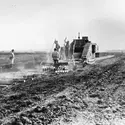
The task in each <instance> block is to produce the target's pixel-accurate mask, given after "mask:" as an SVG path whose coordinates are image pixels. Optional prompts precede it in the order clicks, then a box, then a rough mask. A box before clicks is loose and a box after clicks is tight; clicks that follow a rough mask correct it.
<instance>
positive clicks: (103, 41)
mask: <svg viewBox="0 0 125 125" xmlns="http://www.w3.org/2000/svg"><path fill="white" fill-rule="evenodd" d="M124 5H125V1H124V0H0V43H1V45H0V51H4V50H11V49H15V51H45V50H47V51H51V50H52V46H53V42H54V40H55V39H56V40H58V41H59V44H60V45H63V43H64V39H65V37H67V39H68V40H69V41H70V42H72V41H73V39H74V38H77V36H78V32H80V34H81V36H88V38H89V40H90V41H91V42H94V43H97V44H98V46H99V50H100V51H107V50H121V49H125V7H124Z"/></svg>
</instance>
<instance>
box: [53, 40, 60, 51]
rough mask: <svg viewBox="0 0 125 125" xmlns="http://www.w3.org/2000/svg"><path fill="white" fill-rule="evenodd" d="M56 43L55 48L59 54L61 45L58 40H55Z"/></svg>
mask: <svg viewBox="0 0 125 125" xmlns="http://www.w3.org/2000/svg"><path fill="white" fill-rule="evenodd" d="M54 43H55V48H56V51H58V52H59V49H60V45H59V43H58V41H57V40H55V41H54Z"/></svg>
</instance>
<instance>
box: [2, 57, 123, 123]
mask: <svg viewBox="0 0 125 125" xmlns="http://www.w3.org/2000/svg"><path fill="white" fill-rule="evenodd" d="M24 79H25V81H26V82H24ZM24 79H15V80H14V81H13V83H12V84H13V85H12V86H11V87H9V88H6V89H3V90H2V91H0V124H2V125H125V56H123V55H122V56H120V57H113V58H111V59H106V60H103V61H99V62H97V63H96V64H93V65H88V66H86V67H85V68H84V69H83V70H79V71H74V72H69V73H67V74H60V75H56V74H48V75H32V76H27V77H25V78H24Z"/></svg>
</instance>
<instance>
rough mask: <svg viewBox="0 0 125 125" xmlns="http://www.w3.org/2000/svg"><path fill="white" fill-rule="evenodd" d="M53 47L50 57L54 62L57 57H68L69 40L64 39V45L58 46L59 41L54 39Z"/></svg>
mask: <svg viewBox="0 0 125 125" xmlns="http://www.w3.org/2000/svg"><path fill="white" fill-rule="evenodd" d="M54 44H55V48H54V51H53V52H52V58H53V61H54V64H57V63H58V61H59V59H63V58H64V56H65V58H66V59H68V58H69V48H70V45H69V41H66V40H65V41H64V47H60V45H59V43H58V41H57V40H55V41H54Z"/></svg>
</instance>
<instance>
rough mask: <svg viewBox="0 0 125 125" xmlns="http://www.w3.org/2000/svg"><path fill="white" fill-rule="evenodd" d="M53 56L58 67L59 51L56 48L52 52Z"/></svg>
mask: <svg viewBox="0 0 125 125" xmlns="http://www.w3.org/2000/svg"><path fill="white" fill-rule="evenodd" d="M52 58H53V61H54V66H55V67H57V64H58V61H59V53H58V51H57V50H56V48H55V49H54V52H53V53H52Z"/></svg>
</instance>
